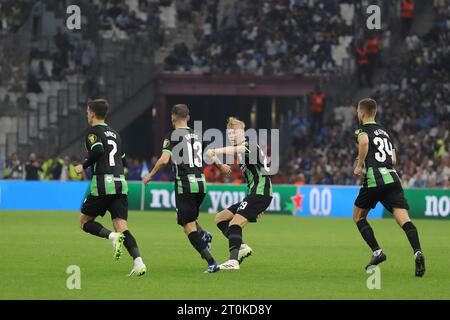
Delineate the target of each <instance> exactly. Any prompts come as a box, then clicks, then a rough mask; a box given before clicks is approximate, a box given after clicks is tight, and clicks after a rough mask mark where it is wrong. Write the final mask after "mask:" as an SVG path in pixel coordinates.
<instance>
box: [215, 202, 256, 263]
mask: <svg viewBox="0 0 450 320" xmlns="http://www.w3.org/2000/svg"><path fill="white" fill-rule="evenodd" d="M239 205H240V202H238V203H236V204H234V205H232V206H231V207H229V208H228V209H224V210H222V211H221V212H219V213H218V214H216V217H215V222H216V225H217V228H219V229H220V231H221V232H222V234H223V235H224V236H225V238H227V239H228V229H229V225H230V221H231V220H232V219H233V217H234V214H235V213H236V210H237V208H238V207H239ZM252 253H253V250H252V248H250V246H249V245H247V244H246V243H245V242H244V239H243V238H242V244H241V247H240V249H239V257H238V260H239V263H242V261H244V259H245V258H247V257H249V256H251V255H252Z"/></svg>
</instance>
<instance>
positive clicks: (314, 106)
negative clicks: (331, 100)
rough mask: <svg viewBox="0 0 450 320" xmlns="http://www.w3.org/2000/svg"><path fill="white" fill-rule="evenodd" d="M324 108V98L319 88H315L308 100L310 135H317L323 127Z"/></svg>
mask: <svg viewBox="0 0 450 320" xmlns="http://www.w3.org/2000/svg"><path fill="white" fill-rule="evenodd" d="M325 106H326V96H325V93H324V92H323V91H322V88H321V87H320V86H316V88H315V90H314V91H313V92H312V93H311V95H310V98H309V115H310V118H311V122H310V123H311V134H312V135H315V134H319V133H320V130H322V125H323V114H324V111H325Z"/></svg>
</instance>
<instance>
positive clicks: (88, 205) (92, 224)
mask: <svg viewBox="0 0 450 320" xmlns="http://www.w3.org/2000/svg"><path fill="white" fill-rule="evenodd" d="M105 212H106V204H105V199H104V198H103V197H92V196H88V197H87V198H86V200H85V201H84V203H83V206H82V208H81V214H80V228H81V230H83V231H84V232H87V233H90V234H92V235H94V236H97V237H100V238H106V239H108V238H109V236H110V235H111V233H112V231H110V230H108V229H106V228H105V227H103V226H102V224H100V223H99V222H97V221H95V218H96V217H97V216H104V215H105Z"/></svg>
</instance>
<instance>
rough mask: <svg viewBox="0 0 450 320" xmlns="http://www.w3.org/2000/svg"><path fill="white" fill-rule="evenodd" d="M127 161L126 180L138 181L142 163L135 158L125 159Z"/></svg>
mask: <svg viewBox="0 0 450 320" xmlns="http://www.w3.org/2000/svg"><path fill="white" fill-rule="evenodd" d="M127 161H128V163H127V165H128V176H127V178H128V180H131V181H140V180H141V174H142V164H141V163H140V162H139V160H137V159H131V158H130V159H129V160H128V159H127Z"/></svg>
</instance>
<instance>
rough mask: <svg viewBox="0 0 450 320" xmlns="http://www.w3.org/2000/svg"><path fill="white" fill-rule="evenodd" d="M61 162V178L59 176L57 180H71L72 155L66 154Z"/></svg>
mask: <svg viewBox="0 0 450 320" xmlns="http://www.w3.org/2000/svg"><path fill="white" fill-rule="evenodd" d="M60 164H61V174H60V175H59V178H58V177H57V178H56V180H60V181H68V180H69V170H70V164H71V161H70V157H69V156H64V159H63V161H62V162H60Z"/></svg>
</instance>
